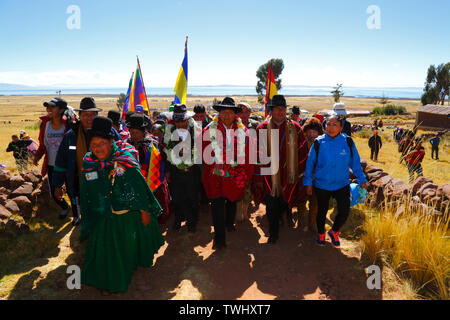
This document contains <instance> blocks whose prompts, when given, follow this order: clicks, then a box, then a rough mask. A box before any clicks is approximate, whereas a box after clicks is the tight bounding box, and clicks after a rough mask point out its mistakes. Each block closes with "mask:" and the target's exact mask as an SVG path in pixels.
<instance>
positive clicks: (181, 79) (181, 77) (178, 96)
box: [173, 37, 188, 104]
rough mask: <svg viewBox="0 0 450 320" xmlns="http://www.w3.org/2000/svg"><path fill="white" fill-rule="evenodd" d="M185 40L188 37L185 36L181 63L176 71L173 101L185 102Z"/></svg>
mask: <svg viewBox="0 0 450 320" xmlns="http://www.w3.org/2000/svg"><path fill="white" fill-rule="evenodd" d="M187 41H188V37H186V44H185V45H184V59H183V63H182V64H181V69H180V72H179V73H178V78H177V83H176V84H175V89H174V90H173V91H174V92H175V99H174V102H175V103H183V104H185V103H186V95H187V86H188V59H187Z"/></svg>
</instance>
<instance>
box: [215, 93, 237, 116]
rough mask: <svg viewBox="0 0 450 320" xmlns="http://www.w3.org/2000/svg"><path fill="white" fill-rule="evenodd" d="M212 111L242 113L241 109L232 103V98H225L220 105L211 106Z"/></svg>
mask: <svg viewBox="0 0 450 320" xmlns="http://www.w3.org/2000/svg"><path fill="white" fill-rule="evenodd" d="M213 108H214V110H216V111H218V112H220V111H222V110H232V111H234V113H240V112H242V108H241V107H238V106H237V105H236V103H235V102H234V100H233V98H230V97H225V99H223V100H222V102H221V103H219V104H216V105H214V106H213Z"/></svg>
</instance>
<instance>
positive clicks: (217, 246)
mask: <svg viewBox="0 0 450 320" xmlns="http://www.w3.org/2000/svg"><path fill="white" fill-rule="evenodd" d="M226 247H227V245H226V244H225V243H217V242H215V241H214V244H213V249H214V250H220V249H224V248H226Z"/></svg>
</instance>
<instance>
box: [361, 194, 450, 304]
mask: <svg viewBox="0 0 450 320" xmlns="http://www.w3.org/2000/svg"><path fill="white" fill-rule="evenodd" d="M410 201H411V200H410V199H406V201H405V205H406V208H407V209H406V211H405V213H404V214H403V215H401V216H396V215H395V212H396V209H397V208H396V206H394V207H392V206H386V207H385V209H382V210H381V212H376V211H373V210H367V211H366V214H367V215H368V217H369V218H368V219H366V220H365V222H364V223H363V229H364V231H365V233H364V234H363V235H362V237H361V245H362V248H363V252H364V254H365V255H366V256H367V257H368V258H369V259H370V260H371V261H372V262H374V263H375V262H377V261H381V262H382V263H383V264H385V265H387V266H388V267H389V268H391V269H392V270H393V271H395V272H396V273H397V274H398V275H399V277H400V278H401V279H402V280H403V281H404V282H405V283H407V284H408V285H407V287H409V288H410V289H413V290H414V291H415V293H416V296H417V297H420V298H432V299H445V300H447V299H448V298H449V279H450V278H449V277H450V260H449V259H448V257H449V256H450V241H449V239H448V237H449V233H448V226H449V220H448V217H447V216H445V217H436V216H433V215H432V214H430V212H415V211H413V210H411V208H412V206H411V205H410V203H409V202H410Z"/></svg>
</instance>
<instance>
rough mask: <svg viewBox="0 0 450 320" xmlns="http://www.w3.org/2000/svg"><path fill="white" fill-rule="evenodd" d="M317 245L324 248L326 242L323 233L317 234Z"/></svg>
mask: <svg viewBox="0 0 450 320" xmlns="http://www.w3.org/2000/svg"><path fill="white" fill-rule="evenodd" d="M317 244H318V245H319V246H324V245H325V244H326V242H325V233H322V234H319V235H318V236H317Z"/></svg>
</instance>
